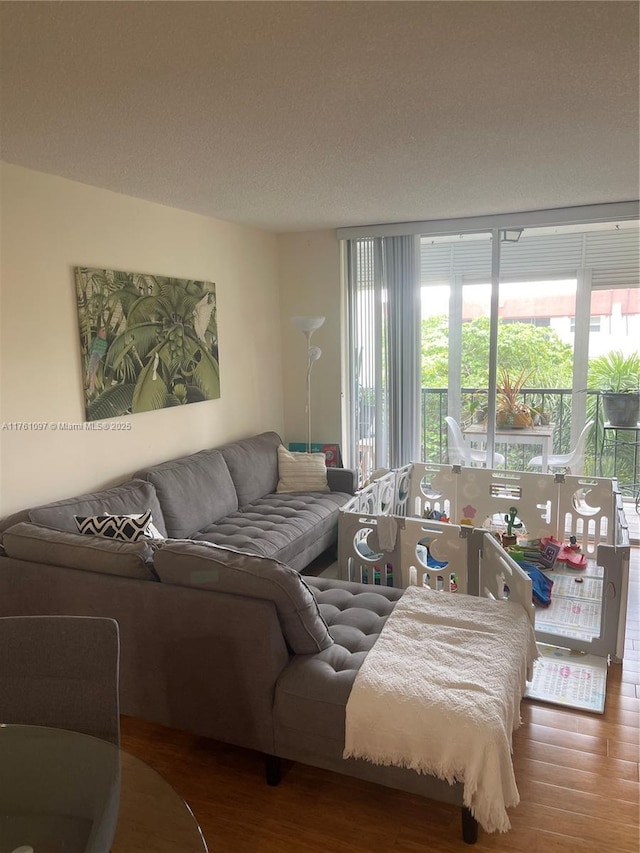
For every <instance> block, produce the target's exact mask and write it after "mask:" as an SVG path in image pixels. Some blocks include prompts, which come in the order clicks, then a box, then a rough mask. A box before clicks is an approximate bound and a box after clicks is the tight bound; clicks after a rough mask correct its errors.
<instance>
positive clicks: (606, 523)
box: [338, 462, 629, 660]
mask: <svg viewBox="0 0 640 853" xmlns="http://www.w3.org/2000/svg"><path fill="white" fill-rule="evenodd" d="M512 507H515V509H516V511H517V515H516V518H515V519H514V521H515V523H516V526H517V525H521V526H520V527H517V532H518V533H521V534H522V535H523V536H526V538H527V539H528V540H531V539H540V538H542V537H549V536H553V537H554V538H555V539H557V540H559V541H560V542H564V541H566V540H567V539H568V538H569V537H570V536H573V537H575V540H576V545H577V546H578V547H579V549H580V550H581V552H582V553H583V554H584V555H585V556H586V557H587V568H586V570H584V571H582V572H580V573H578V572H575V571H574V570H572V569H571V568H564V567H560V565H559V564H556V569H555V570H554V571H551V572H549V573H548V574H549V576H550V577H552V578H553V579H554V587H555V592H554V601H553V606H552V607H551V608H549V610H544V609H537V610H536V611H535V625H536V638H537V640H538V641H539V642H541V643H547V644H550V645H564V646H566V647H569V648H571V649H574V650H576V651H582V652H589V653H591V654H593V655H598V656H601V657H611V658H613V659H616V660H621V658H622V653H623V647H624V632H625V624H624V623H625V614H626V604H627V584H628V573H629V535H628V530H627V525H626V520H625V517H624V512H623V509H622V500H621V497H620V495H619V493H618V491H617V484H616V481H615V480H611V479H607V478H602V477H600V478H599V477H580V476H576V475H562V474H555V475H554V474H537V473H529V472H520V471H502V470H491V469H485V468H469V467H461V466H458V465H440V464H429V463H416V462H414V463H412V464H410V465H406V466H405V467H403V468H400V469H397V470H394V471H390V472H388V473H386V474H384V475H383V476H381V477H380V478H379V479H376V480H374V481H373V482H371V483H370V484H369V485H368V486H366V487H365V488H364V489H362V490H361V491H360V492H358V493H357V494H356V495H355V496H354V497H353V498H352V500H351V501H349V503H347V504H345V506H344V507H343V508H342V509H341V512H340V520H339V548H338V552H339V553H338V556H339V571H340V577H341V578H342V579H344V580H351V581H359V582H361V583H381V584H387V585H389V586H396V587H400V588H406V587H407V586H409V585H410V584H419V585H424V586H427V587H430V588H431V589H439V590H445V591H450V592H456V591H457V592H463V593H465V592H466V593H469V594H471V595H482V594H490V595H492V596H494V597H518V599H519V600H521V599H520V597H521V596H522V595H523V589H522V588H521V586H522V584H523V583H524V581H523V576H524V577H525V578H526V579H527V581H528V580H529V578H528V576H526V574H525V573H524V572H523V571H522V569H521V568H520V567H519V566H518V564H517V563H516V562H515V561H514V560H513V559H512V558H511V557H510V556H509V555H508V553H507V552H506V551H505V550H504V549H503V548H502V547H501V546H500V545H499V544H498V541H497V539H496V534H499V533H501V532H503V531H504V529H505V526H506V525H505V516H506V515H508V514H509V510H510V509H511V508H512ZM578 576H579V577H580V578H581V580H580V581H579V582H578V583H574V581H575V578H576V577H578ZM516 588H517V590H516ZM529 590H530V587H529ZM528 595H529V597H530V592H529V593H528ZM530 608H531V610H533V605H530Z"/></svg>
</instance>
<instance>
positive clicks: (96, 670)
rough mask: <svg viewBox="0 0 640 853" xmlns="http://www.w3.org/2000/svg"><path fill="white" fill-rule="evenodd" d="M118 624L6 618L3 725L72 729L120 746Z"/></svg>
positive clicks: (1, 664)
mask: <svg viewBox="0 0 640 853" xmlns="http://www.w3.org/2000/svg"><path fill="white" fill-rule="evenodd" d="M119 659H120V640H119V632H118V623H117V622H116V621H115V620H114V619H105V618H101V617H92V616H5V617H0V723H14V724H16V723H19V724H24V725H38V726H51V727H54V728H59V729H70V730H72V731H77V732H82V733H84V734H89V735H93V736H94V737H99V738H103V739H104V740H108V741H110V742H112V743H115V744H118V743H119V740H120V718H119V710H120V709H119V691H118V676H119Z"/></svg>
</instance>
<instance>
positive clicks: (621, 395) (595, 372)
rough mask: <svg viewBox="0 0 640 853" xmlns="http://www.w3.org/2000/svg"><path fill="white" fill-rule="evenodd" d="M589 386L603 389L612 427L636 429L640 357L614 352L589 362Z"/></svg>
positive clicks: (635, 354)
mask: <svg viewBox="0 0 640 853" xmlns="http://www.w3.org/2000/svg"><path fill="white" fill-rule="evenodd" d="M589 386H590V387H591V388H596V389H599V390H600V392H601V397H602V405H603V407H604V415H605V420H606V421H608V423H609V424H610V426H613V427H622V428H627V429H633V427H635V426H636V425H637V424H638V422H639V421H640V355H638V353H632V354H631V355H629V356H625V355H624V354H623V353H622V352H621V351H620V350H614V351H612V352H609V353H607V355H601V356H598V357H597V358H594V359H592V360H591V361H590V362H589Z"/></svg>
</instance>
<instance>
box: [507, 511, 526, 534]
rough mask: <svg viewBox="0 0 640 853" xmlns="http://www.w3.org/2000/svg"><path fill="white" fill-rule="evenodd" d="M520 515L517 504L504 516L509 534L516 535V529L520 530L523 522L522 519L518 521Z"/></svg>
mask: <svg viewBox="0 0 640 853" xmlns="http://www.w3.org/2000/svg"><path fill="white" fill-rule="evenodd" d="M517 517H518V510H517V509H516V507H515V506H510V507H509V512H508V513H507V514H506V515H505V516H504V520H505V521H506V522H507V536H515V533H514V532H513V531H514V530H519V529H520V528H521V527H522V526H523V524H522V522H521V521H516V518H517Z"/></svg>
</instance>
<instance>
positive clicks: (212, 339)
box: [75, 267, 220, 421]
mask: <svg viewBox="0 0 640 853" xmlns="http://www.w3.org/2000/svg"><path fill="white" fill-rule="evenodd" d="M75 280H76V293H77V298H78V318H79V322H80V344H81V350H82V375H83V381H84V394H85V402H86V418H87V420H88V421H95V420H103V419H105V418H114V417H118V416H121V415H127V414H135V413H136V412H148V411H150V410H152V409H164V408H167V407H169V406H184V405H186V404H187V403H198V402H201V401H203V400H215V399H217V398H218V397H219V396H220V369H219V361H218V325H217V311H216V288H215V284H214V283H212V282H208V281H193V280H191V279H180V278H169V277H167V276H160V275H146V274H142V273H132V272H122V271H120V270H99V269H90V268H88V267H76V268H75Z"/></svg>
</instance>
